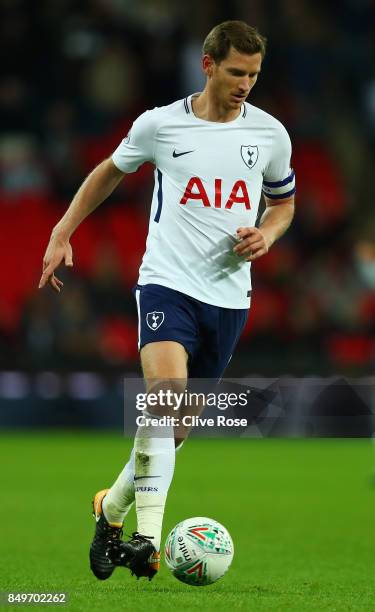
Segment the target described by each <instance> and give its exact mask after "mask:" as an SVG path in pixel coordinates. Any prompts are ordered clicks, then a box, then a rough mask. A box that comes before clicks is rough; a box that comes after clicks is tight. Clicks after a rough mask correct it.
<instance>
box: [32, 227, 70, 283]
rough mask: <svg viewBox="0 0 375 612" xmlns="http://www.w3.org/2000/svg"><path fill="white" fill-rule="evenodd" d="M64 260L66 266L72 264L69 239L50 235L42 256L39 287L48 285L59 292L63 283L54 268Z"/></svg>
mask: <svg viewBox="0 0 375 612" xmlns="http://www.w3.org/2000/svg"><path fill="white" fill-rule="evenodd" d="M62 261H64V262H65V265H66V266H69V267H71V266H73V253H72V247H71V246H70V243H69V240H64V239H62V238H61V237H59V236H54V235H52V236H51V238H50V241H49V244H48V247H47V250H46V252H45V255H44V258H43V273H42V276H41V278H40V281H39V289H42V288H43V287H45V285H47V284H48V285H50V286H51V287H52V289H53V290H54V291H56V292H57V293H60V291H61V289H62V287H63V286H64V283H63V282H62V281H61V280H60V279H59V278H57V276H55V270H56V269H57V268H58V267H59V265H60V264H61V262H62Z"/></svg>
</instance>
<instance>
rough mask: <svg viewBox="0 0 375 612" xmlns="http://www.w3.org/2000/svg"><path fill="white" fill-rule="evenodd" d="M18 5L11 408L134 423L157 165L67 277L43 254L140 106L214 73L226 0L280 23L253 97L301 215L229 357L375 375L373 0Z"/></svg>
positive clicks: (3, 272) (260, 265)
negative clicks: (215, 39)
mask: <svg viewBox="0 0 375 612" xmlns="http://www.w3.org/2000/svg"><path fill="white" fill-rule="evenodd" d="M0 11H1V13H0V49H1V66H2V75H1V78H0V122H1V129H0V223H1V229H2V231H1V240H0V243H1V266H0V407H1V408H2V410H0V413H1V417H0V418H1V421H0V422H1V423H2V424H3V425H13V424H15V421H18V422H20V423H22V424H23V425H32V424H33V423H43V422H46V423H49V424H67V425H87V424H91V425H104V421H105V419H107V424H108V426H112V425H114V424H115V423H117V420H118V418H119V416H118V413H119V410H118V405H119V404H118V402H119V399H120V398H121V396H122V386H121V377H122V376H123V375H124V374H125V375H127V376H131V375H139V374H140V372H139V366H138V355H137V343H136V338H137V321H136V308H135V304H134V300H133V296H132V293H131V289H132V286H133V285H134V284H135V282H136V280H137V272H138V266H139V263H140V261H141V257H142V254H143V250H144V243H145V237H146V232H147V224H148V206H149V201H150V194H151V190H152V178H153V177H152V168H151V166H149V167H147V166H144V167H143V168H142V169H141V170H140V171H139V172H138V173H137V174H134V175H129V176H127V177H126V178H125V180H124V181H123V183H122V184H121V186H120V187H119V188H118V189H117V190H116V191H115V193H114V194H113V196H112V197H111V198H110V200H109V201H107V202H106V203H104V204H103V205H102V206H101V207H100V208H99V209H98V210H97V211H96V212H95V213H94V214H93V215H92V216H91V217H90V218H89V219H88V220H86V221H85V222H84V223H83V225H82V226H81V227H80V228H79V230H78V231H77V232H76V234H75V235H74V237H73V240H72V245H73V250H74V256H75V257H74V269H73V271H69V272H68V273H63V277H64V280H65V281H66V283H65V288H64V291H63V293H62V294H61V295H60V296H56V295H55V294H52V292H49V291H48V290H45V291H42V292H38V290H37V283H38V280H39V276H40V271H41V263H42V256H43V253H44V250H45V247H46V245H47V242H48V238H49V235H50V231H51V228H52V227H53V225H54V223H55V222H56V221H57V220H58V219H59V217H60V216H61V215H62V214H63V212H64V210H65V209H66V207H67V205H68V203H69V201H70V199H71V197H72V196H73V194H74V192H75V190H76V189H77V188H78V186H79V185H80V183H81V182H82V180H83V178H84V177H85V175H86V174H87V173H88V172H89V171H90V170H91V169H92V168H93V167H94V166H95V165H96V164H97V163H99V162H100V161H101V160H102V159H103V158H104V157H106V156H109V155H110V154H111V152H112V151H113V149H114V148H115V147H116V146H117V144H118V143H119V142H120V140H121V139H122V138H123V137H124V135H125V134H126V133H127V131H128V129H129V127H130V125H131V123H132V121H133V120H134V119H135V118H136V117H137V116H138V115H139V114H140V113H141V112H143V111H144V110H145V109H147V108H152V107H154V106H158V105H159V106H160V105H163V104H168V103H169V102H171V101H172V100H174V99H177V98H180V97H183V96H185V95H187V94H189V93H191V92H194V91H199V90H200V89H201V88H202V86H203V82H204V81H203V76H202V74H201V71H200V52H201V44H202V41H203V39H204V37H205V35H206V34H207V33H208V31H209V30H210V29H211V28H212V27H213V26H214V25H215V24H216V23H218V22H220V21H223V20H225V19H244V20H246V21H247V22H248V23H250V24H254V25H256V26H257V27H258V28H259V30H260V31H261V33H263V34H265V35H266V36H267V38H268V53H267V56H266V60H265V63H264V67H263V72H262V75H261V78H260V79H259V82H258V84H257V86H256V88H255V90H254V92H253V93H252V94H251V99H250V102H252V103H254V104H255V105H257V106H260V107H261V108H263V109H265V110H266V111H269V112H270V113H272V114H274V115H275V116H276V117H278V118H279V119H280V120H281V121H282V122H283V123H284V124H285V125H286V126H287V128H288V131H289V133H290V135H291V138H292V142H293V146H294V152H293V166H294V168H295V170H296V176H297V212H296V217H295V221H294V223H293V226H292V228H291V229H290V230H289V231H288V233H287V234H286V236H285V237H284V238H283V239H282V240H281V241H280V242H279V243H278V244H276V245H275V246H274V247H273V249H272V250H271V252H270V253H269V254H268V256H266V257H264V258H263V259H262V260H260V261H259V262H257V263H256V265H254V266H253V288H254V291H253V306H252V310H251V314H250V317H249V322H248V325H247V328H246V330H245V332H244V334H243V337H242V340H241V343H240V346H239V348H238V350H237V352H236V354H235V356H234V358H233V360H232V363H231V366H230V370H229V371H228V375H231V376H242V375H248V374H256V375H264V376H279V375H294V376H311V375H315V376H332V375H342V376H352V377H361V376H368V375H371V373H372V372H373V366H374V362H375V338H374V321H375V316H374V315H375V293H374V288H375V212H374V206H373V182H374V181H373V176H374V167H375V166H374V163H375V159H374V158H375V155H374V153H375V72H374V66H375V35H374V23H375V6H374V3H373V2H371V0H362V1H361V2H359V1H358V0H343V1H342V2H340V4H339V5H338V4H337V2H333V1H332V0H326V1H324V2H323V1H317V2H312V1H311V0H310V1H309V0H262V1H260V0H253V1H252V2H250V3H246V2H242V1H241V2H240V1H239V0H233V1H232V2H231V3H227V2H223V1H218V0H206V1H205V2H198V1H197V0H193V1H191V2H189V3H185V4H184V5H183V4H182V3H179V2H177V1H176V0H138V1H137V2H132V1H131V0H86V1H83V0H82V1H79V0H74V1H73V0H54V1H53V2H50V1H47V0H44V1H43V0H39V2H38V3H31V2H28V1H27V0H0ZM42 400H43V401H42ZM82 400H84V401H82ZM78 406H79V409H78ZM103 406H105V412H106V415H107V417H105V416H104V414H103V411H102V407H103ZM95 407H97V410H95ZM95 414H96V415H97V416H93V415H95ZM36 415H38V416H36ZM111 415H112V416H111ZM120 418H121V415H120Z"/></svg>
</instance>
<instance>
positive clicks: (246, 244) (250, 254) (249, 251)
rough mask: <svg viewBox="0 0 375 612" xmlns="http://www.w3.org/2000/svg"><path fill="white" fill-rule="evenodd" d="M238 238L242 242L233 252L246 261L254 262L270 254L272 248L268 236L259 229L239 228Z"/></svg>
mask: <svg viewBox="0 0 375 612" xmlns="http://www.w3.org/2000/svg"><path fill="white" fill-rule="evenodd" d="M237 238H238V240H239V241H240V242H239V243H238V244H236V246H235V247H234V248H233V251H234V252H235V253H236V254H237V255H239V256H240V257H244V258H245V261H254V260H255V259H258V257H262V255H265V254H266V253H268V250H269V248H270V246H271V243H270V241H268V240H267V238H266V235H265V234H264V233H263V232H262V231H261V230H260V229H258V228H257V227H239V228H238V230H237Z"/></svg>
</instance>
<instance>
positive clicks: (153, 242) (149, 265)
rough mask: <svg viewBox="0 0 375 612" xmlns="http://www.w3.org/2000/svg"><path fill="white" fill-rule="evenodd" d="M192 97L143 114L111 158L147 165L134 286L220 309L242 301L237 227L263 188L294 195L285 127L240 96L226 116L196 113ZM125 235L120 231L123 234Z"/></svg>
mask: <svg viewBox="0 0 375 612" xmlns="http://www.w3.org/2000/svg"><path fill="white" fill-rule="evenodd" d="M191 98H192V96H189V97H188V98H185V99H183V100H178V101H177V102H174V103H173V104H170V105H169V106H163V107H161V108H154V109H153V110H151V111H146V112H145V113H143V114H142V115H140V117H138V119H137V120H136V121H135V122H134V124H133V126H132V128H131V130H130V132H129V134H128V135H127V137H126V138H125V139H124V140H123V141H122V143H121V144H120V145H119V147H118V148H117V149H116V150H115V152H114V153H113V155H112V160H113V162H114V164H115V165H116V166H117V167H118V168H119V169H120V170H122V172H126V173H128V172H135V171H136V170H137V169H138V168H139V166H140V165H141V164H142V163H144V162H146V161H150V162H152V163H153V164H154V165H155V187H154V193H153V198H152V206H151V215H150V223H149V232H148V237H147V243H146V252H145V254H144V256H143V260H142V265H141V268H140V273H139V281H138V282H139V284H140V285H146V284H148V283H155V284H159V285H163V286H165V287H170V288H172V289H176V290H177V291H180V292H182V293H184V294H186V295H189V296H191V297H193V298H196V299H198V300H200V301H202V302H205V303H207V304H213V305H216V306H222V307H224V308H248V307H249V305H250V289H251V284H250V263H249V262H246V261H244V259H243V258H242V257H238V256H237V255H236V254H234V253H233V247H234V246H235V244H236V242H237V240H236V231H237V228H239V227H253V226H254V225H255V221H256V218H257V214H258V206H259V200H260V196H261V193H262V189H263V191H264V193H265V194H266V195H267V197H269V198H273V199H274V200H275V203H277V201H278V200H279V199H282V198H286V197H289V196H290V195H292V194H293V193H294V190H295V185H294V172H293V171H292V170H291V169H290V156H291V144H290V139H289V136H288V134H287V132H286V130H285V128H284V127H283V125H282V124H281V123H280V122H279V121H277V119H275V118H274V117H272V116H271V115H269V114H268V113H266V112H264V111H262V110H260V109H259V108H256V107H255V106H252V105H251V104H248V103H244V104H243V105H242V108H241V112H240V114H239V116H238V117H237V118H236V119H235V120H233V121H230V122H227V123H217V122H212V121H205V120H204V119H199V118H198V117H196V116H195V115H194V112H193V110H192V106H191ZM124 240H126V235H125V236H124Z"/></svg>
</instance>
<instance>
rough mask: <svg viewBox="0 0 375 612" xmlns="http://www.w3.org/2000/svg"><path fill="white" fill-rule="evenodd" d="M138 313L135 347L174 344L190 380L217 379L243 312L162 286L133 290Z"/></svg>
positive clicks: (235, 338) (242, 320)
mask: <svg viewBox="0 0 375 612" xmlns="http://www.w3.org/2000/svg"><path fill="white" fill-rule="evenodd" d="M134 293H135V297H136V301H137V309H138V346H139V349H141V348H142V347H143V346H145V344H148V343H149V342H160V341H162V340H174V341H175V342H179V343H180V344H182V345H183V346H184V347H185V349H186V351H187V353H188V355H189V361H188V370H189V377H190V378H213V379H220V378H221V377H222V375H223V373H224V370H225V368H226V367H227V365H228V363H229V361H230V358H231V356H232V353H233V351H234V349H235V347H236V345H237V342H238V340H239V338H240V335H241V332H242V330H243V328H244V325H245V323H246V320H247V316H248V312H249V311H248V309H247V308H238V309H234V308H221V307H220V306H212V305H211V304H205V303H204V302H200V301H199V300H196V299H195V298H192V297H190V296H188V295H185V294H184V293H181V292H180V291H175V290H174V289H169V288H168V287H163V286H162V285H154V284H149V285H143V286H140V285H137V286H136V287H135V288H134Z"/></svg>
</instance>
